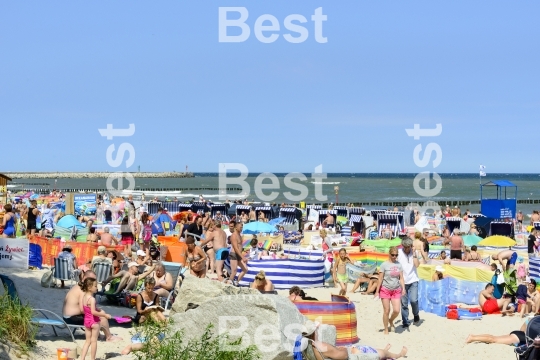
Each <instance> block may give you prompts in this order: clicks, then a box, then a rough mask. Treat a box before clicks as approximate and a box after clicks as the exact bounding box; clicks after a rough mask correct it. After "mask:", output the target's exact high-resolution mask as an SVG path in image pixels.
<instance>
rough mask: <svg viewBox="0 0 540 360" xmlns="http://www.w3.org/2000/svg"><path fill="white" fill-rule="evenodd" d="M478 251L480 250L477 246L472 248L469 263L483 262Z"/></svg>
mask: <svg viewBox="0 0 540 360" xmlns="http://www.w3.org/2000/svg"><path fill="white" fill-rule="evenodd" d="M477 250H478V248H477V247H476V245H473V246H471V252H470V253H469V259H468V260H467V261H482V259H481V258H480V254H479V253H478V252H477Z"/></svg>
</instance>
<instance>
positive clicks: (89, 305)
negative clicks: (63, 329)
mask: <svg viewBox="0 0 540 360" xmlns="http://www.w3.org/2000/svg"><path fill="white" fill-rule="evenodd" d="M79 286H80V287H81V290H82V291H83V293H82V295H81V298H80V299H79V306H80V308H81V312H82V313H83V314H84V332H85V335H86V341H85V342H84V345H83V348H82V352H81V359H84V358H86V353H87V352H88V348H89V347H90V359H91V360H95V359H96V352H97V339H98V336H99V328H100V325H99V322H100V321H99V318H100V317H104V318H107V319H110V318H111V315H109V314H107V313H105V311H103V310H99V309H97V308H96V299H95V298H94V294H95V293H96V292H97V290H98V289H97V280H96V279H92V278H86V279H84V281H83V282H82V283H79Z"/></svg>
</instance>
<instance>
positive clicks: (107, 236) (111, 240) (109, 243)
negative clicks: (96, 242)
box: [100, 226, 118, 246]
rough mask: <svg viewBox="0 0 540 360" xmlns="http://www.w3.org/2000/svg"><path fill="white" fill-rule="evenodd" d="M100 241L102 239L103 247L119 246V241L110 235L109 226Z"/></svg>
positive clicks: (104, 229) (105, 228)
mask: <svg viewBox="0 0 540 360" xmlns="http://www.w3.org/2000/svg"><path fill="white" fill-rule="evenodd" d="M100 239H101V245H105V246H112V245H113V243H114V245H118V239H117V238H115V237H114V236H112V235H111V234H110V233H109V227H108V226H105V227H104V228H103V233H102V234H101V235H100Z"/></svg>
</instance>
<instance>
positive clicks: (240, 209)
mask: <svg viewBox="0 0 540 360" xmlns="http://www.w3.org/2000/svg"><path fill="white" fill-rule="evenodd" d="M250 211H251V205H236V217H240V215H242V213H243V212H244V213H246V215H249V212H250Z"/></svg>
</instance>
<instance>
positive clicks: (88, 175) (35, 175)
mask: <svg viewBox="0 0 540 360" xmlns="http://www.w3.org/2000/svg"><path fill="white" fill-rule="evenodd" d="M4 174H5V175H6V176H9V177H10V178H12V179H106V178H108V177H109V175H111V174H114V173H112V172H17V173H14V172H13V173H9V172H6V173H4ZM130 174H131V175H133V177H134V178H161V179H162V178H192V177H193V173H191V172H174V171H173V172H132V173H130Z"/></svg>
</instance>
